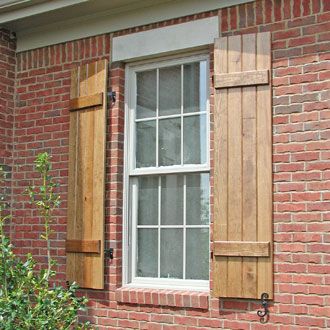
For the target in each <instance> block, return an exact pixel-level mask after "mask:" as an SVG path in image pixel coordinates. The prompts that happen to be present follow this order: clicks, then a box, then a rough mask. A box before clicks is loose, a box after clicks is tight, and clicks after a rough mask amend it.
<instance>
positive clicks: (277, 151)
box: [0, 0, 330, 330]
mask: <svg viewBox="0 0 330 330" xmlns="http://www.w3.org/2000/svg"><path fill="white" fill-rule="evenodd" d="M215 15H219V20H220V24H221V34H222V35H231V34H238V33H251V32H257V31H271V32H272V57H273V59H272V65H273V164H274V166H273V170H274V187H273V191H274V242H275V243H274V249H275V255H274V283H275V284H274V285H275V298H274V303H273V304H272V305H271V308H270V320H269V323H268V324H266V325H262V324H260V323H259V318H258V317H257V315H256V311H257V309H259V308H260V306H259V302H258V301H249V300H239V299H233V300H230V299H227V300H221V299H220V300H219V299H213V298H209V294H208V293H207V294H199V295H197V294H196V293H188V292H175V291H164V290H163V291H160V290H152V291H151V290H121V289H120V288H121V283H122V281H121V272H122V265H121V257H122V204H123V161H124V159H123V157H124V153H123V141H124V83H125V71H124V69H125V66H124V64H123V63H119V62H117V63H110V71H109V83H108V86H109V89H110V88H111V89H112V90H114V91H116V92H117V101H116V103H115V104H113V105H109V109H108V110H109V111H108V117H107V145H106V150H107V153H106V206H105V207H106V218H105V222H106V231H105V232H106V234H105V235H106V236H105V239H106V246H107V247H110V246H111V247H113V248H114V249H115V250H114V259H113V260H112V261H110V260H109V259H107V260H106V263H105V265H106V267H105V283H106V285H105V290H82V293H83V294H85V295H86V296H87V297H88V298H89V299H90V302H89V307H90V308H89V309H88V312H87V314H86V315H84V316H82V318H84V319H89V320H91V322H92V323H95V324H96V325H97V326H98V328H99V329H130V328H132V329H162V330H165V329H189V330H193V329H212V328H224V329H303V330H304V329H319V328H324V329H325V328H329V327H330V307H329V305H330V285H329V284H330V275H329V273H330V257H329V252H330V222H329V221H330V212H329V210H330V162H329V156H330V144H329V138H330V135H329V132H330V109H329V99H330V34H329V30H330V3H329V1H327V0H291V1H289V0H288V1H286V0H273V1H271V0H259V1H256V2H253V3H248V4H243V5H239V6H234V7H230V8H225V9H221V10H219V11H213V12H208V13H203V14H200V15H193V16H189V17H184V18H181V19H176V20H171V21H166V22H161V23H157V24H151V25H148V26H143V27H138V28H134V29H129V30H125V31H119V32H117V33H113V34H105V35H100V36H96V37H91V38H86V39H82V40H78V41H72V42H67V43H64V44H59V45H55V46H49V47H45V48H40V49H36V50H32V51H26V52H21V53H18V54H17V67H16V77H17V79H16V104H15V116H14V151H13V158H12V159H13V164H14V165H13V196H14V199H13V200H14V214H13V221H12V232H11V234H12V238H13V243H14V244H15V245H16V247H17V251H18V253H27V252H32V253H33V254H34V255H36V256H37V257H38V259H39V260H40V262H45V255H46V250H45V248H46V247H45V244H44V242H42V241H41V240H40V238H39V236H40V232H41V231H42V226H41V223H40V220H39V219H38V218H37V216H36V212H35V210H33V209H31V207H30V205H29V204H28V201H27V197H26V196H25V195H23V194H22V193H23V191H24V190H25V188H26V187H27V185H28V184H30V183H33V182H34V181H35V180H37V178H36V175H35V173H34V172H33V160H34V157H35V156H36V154H37V153H39V152H43V151H48V152H49V153H50V154H51V155H52V157H53V162H54V165H53V175H54V176H55V177H56V178H57V179H58V180H59V181H60V183H61V186H60V190H61V198H62V204H61V208H60V210H59V211H58V212H57V214H56V223H55V224H54V225H53V229H54V230H55V234H54V237H53V241H52V247H53V251H52V253H53V255H54V256H55V257H56V259H57V261H58V266H57V267H58V271H59V276H58V280H59V281H62V282H63V281H64V280H65V251H64V240H65V236H66V213H67V184H68V180H67V178H68V137H69V112H68V106H69V94H70V69H71V68H72V67H74V66H76V65H80V64H83V63H86V62H90V61H94V60H96V59H100V58H108V59H110V58H111V56H110V55H111V54H110V52H111V38H112V37H114V36H116V35H123V34H129V33H132V32H136V31H142V30H147V29H153V28H156V27H162V26H167V25H172V24H178V23H180V22H187V21H193V20H197V19H200V18H203V17H208V16H215ZM212 50H213V47H212V46H210V47H209V52H210V54H211V55H210V56H211V71H212ZM11 65H12V64H11ZM12 81H13V80H12V79H10V83H12ZM210 83H211V84H212V81H210ZM9 86H12V85H10V84H9ZM211 87H212V86H211ZM212 94H213V88H211V98H210V100H211V121H212V111H213V95H212ZM0 118H1V117H0ZM0 120H1V119H0ZM211 128H212V125H211ZM212 136H213V134H212V132H211V149H212ZM211 152H212V150H211ZM0 155H1V153H0ZM10 156H11V155H10V153H8V154H6V157H7V158H10ZM211 177H212V173H211ZM211 183H212V180H211ZM211 201H212V199H211Z"/></svg>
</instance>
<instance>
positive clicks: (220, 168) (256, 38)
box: [213, 32, 273, 299]
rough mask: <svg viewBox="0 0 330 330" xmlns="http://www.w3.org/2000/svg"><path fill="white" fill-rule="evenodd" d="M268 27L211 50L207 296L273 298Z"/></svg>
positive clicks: (220, 42) (218, 43) (224, 41)
mask: <svg viewBox="0 0 330 330" xmlns="http://www.w3.org/2000/svg"><path fill="white" fill-rule="evenodd" d="M270 45H271V40H270V33H268V32H266V33H257V34H247V35H242V36H240V35H238V36H230V37H223V38H219V39H216V40H215V50H214V73H215V75H214V86H215V112H214V150H215V154H214V227H213V229H214V230H213V296H216V297H224V298H225V297H228V298H229V297H231V298H234V297H237V298H260V296H261V294H262V293H263V292H266V293H268V294H269V298H270V299H272V297H273V257H272V254H273V246H272V236H273V235H272V107H271V76H270V74H271V71H270V69H271V47H270Z"/></svg>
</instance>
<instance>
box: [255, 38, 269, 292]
mask: <svg viewBox="0 0 330 330" xmlns="http://www.w3.org/2000/svg"><path fill="white" fill-rule="evenodd" d="M270 68H271V40H270V33H269V32H264V33H258V35H257V69H270ZM271 105H272V104H271V86H270V85H267V86H258V87H257V122H258V127H257V146H258V148H257V191H258V198H257V201H258V202H257V203H258V240H260V241H261V240H262V239H266V240H269V241H270V242H272V241H273V235H272V106H271ZM272 246H273V244H271V247H272ZM272 274H273V252H272V250H271V257H270V258H258V296H260V295H261V293H262V292H268V293H269V294H270V297H271V298H272V292H273V281H272V280H271V279H270V275H272Z"/></svg>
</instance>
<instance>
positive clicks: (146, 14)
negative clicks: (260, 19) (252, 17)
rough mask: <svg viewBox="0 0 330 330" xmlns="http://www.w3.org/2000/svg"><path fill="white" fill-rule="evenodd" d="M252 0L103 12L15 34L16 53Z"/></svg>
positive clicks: (189, 1)
mask: <svg viewBox="0 0 330 330" xmlns="http://www.w3.org/2000/svg"><path fill="white" fill-rule="evenodd" d="M252 1H254V0H208V1H201V0H182V1H169V2H166V3H162V4H159V5H157V6H149V7H145V8H140V9H135V10H132V11H127V12H123V13H116V14H114V13H111V12H105V13H103V14H102V15H90V16H88V17H80V18H77V19H72V20H68V21H64V22H63V21H60V20H59V21H58V23H56V24H52V25H47V26H40V27H38V28H33V29H30V30H29V29H24V31H16V33H17V51H19V52H21V51H24V50H29V49H34V48H39V47H44V46H48V45H53V44H58V43H62V42H66V41H71V40H77V39H81V38H86V37H91V36H95V35H100V34H103V33H109V32H114V31H120V30H123V29H127V28H131V27H136V26H141V25H145V24H150V23H156V22H160V21H164V20H168V19H172V18H177V17H182V16H186V15H192V14H196V13H201V12H205V11H210V10H216V9H219V8H224V7H228V6H233V5H237V4H240V3H246V2H252Z"/></svg>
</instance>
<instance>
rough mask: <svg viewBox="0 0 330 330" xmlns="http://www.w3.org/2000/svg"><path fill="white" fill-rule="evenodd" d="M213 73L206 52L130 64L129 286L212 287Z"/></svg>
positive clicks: (127, 150)
mask: <svg viewBox="0 0 330 330" xmlns="http://www.w3.org/2000/svg"><path fill="white" fill-rule="evenodd" d="M208 79H209V63H208V58H207V57H206V56H194V57H187V58H183V59H179V60H178V59H176V60H168V61H161V62H157V63H149V64H143V65H129V66H128V67H127V75H126V91H127V94H126V96H127V107H126V133H125V134H126V142H125V143H126V146H125V153H126V155H125V160H126V170H125V172H126V174H125V181H126V184H125V186H126V188H125V196H126V197H125V200H126V202H125V207H124V210H125V211H124V217H125V220H126V221H125V230H124V233H125V235H124V279H125V281H126V284H128V285H133V286H142V287H151V288H152V287H157V288H168V287H170V288H185V289H194V290H196V289H205V288H208V280H209V99H208V92H209V87H208Z"/></svg>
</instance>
